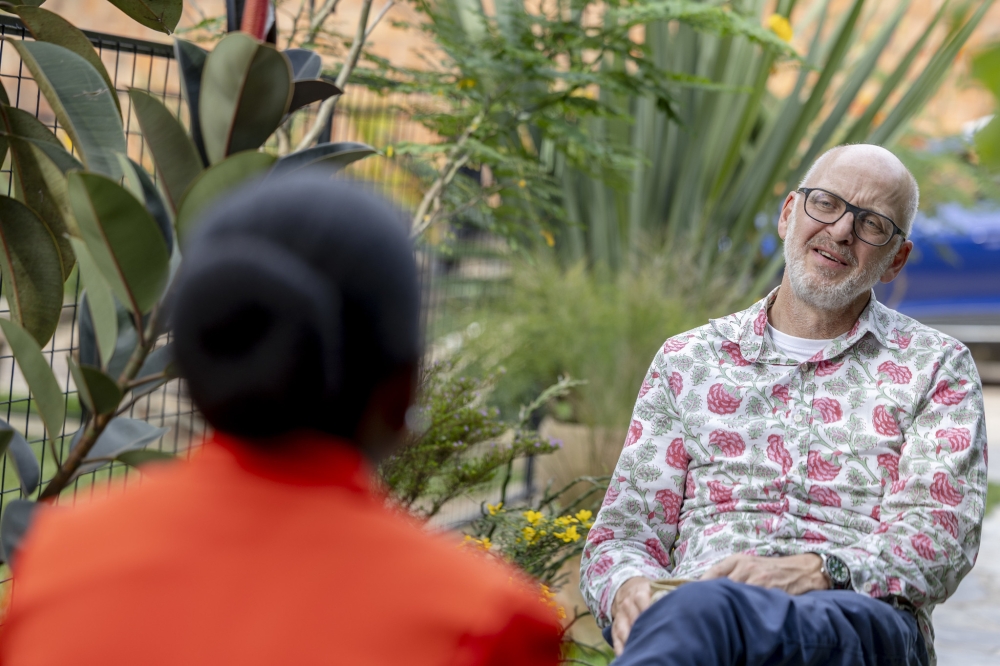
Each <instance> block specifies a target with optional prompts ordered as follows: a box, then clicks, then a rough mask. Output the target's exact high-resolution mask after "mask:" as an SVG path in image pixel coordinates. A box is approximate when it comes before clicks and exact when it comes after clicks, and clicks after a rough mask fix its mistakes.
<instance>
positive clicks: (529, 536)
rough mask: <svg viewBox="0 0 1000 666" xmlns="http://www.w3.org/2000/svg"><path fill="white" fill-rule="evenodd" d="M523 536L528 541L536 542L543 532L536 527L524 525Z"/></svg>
mask: <svg viewBox="0 0 1000 666" xmlns="http://www.w3.org/2000/svg"><path fill="white" fill-rule="evenodd" d="M521 537H522V538H523V539H524V540H525V541H527V542H528V543H535V542H536V541H538V539H539V538H541V534H540V533H539V532H538V530H536V529H535V528H534V527H524V528H523V529H522V530H521Z"/></svg>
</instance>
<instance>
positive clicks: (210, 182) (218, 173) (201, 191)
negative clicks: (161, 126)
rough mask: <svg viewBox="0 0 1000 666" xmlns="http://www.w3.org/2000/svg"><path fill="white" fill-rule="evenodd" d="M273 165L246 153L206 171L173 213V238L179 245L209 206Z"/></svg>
mask: <svg viewBox="0 0 1000 666" xmlns="http://www.w3.org/2000/svg"><path fill="white" fill-rule="evenodd" d="M274 163H275V157H274V156H273V155H269V154H267V153H258V152H257V151H256V150H248V151H245V152H242V153H237V154H235V155H232V156H230V157H227V158H226V159H225V160H223V161H221V162H219V163H218V164H216V165H214V166H211V167H209V168H208V169H206V170H205V171H203V172H202V174H201V175H200V176H198V178H196V179H195V181H194V182H193V183H191V187H190V188H189V189H188V191H187V194H185V195H184V200H183V201H181V207H180V210H178V211H177V236H178V237H179V238H180V240H181V242H182V243H183V242H184V239H185V238H186V237H187V235H188V234H190V233H191V231H192V229H193V225H194V224H195V222H196V221H197V220H196V218H197V216H198V214H199V213H201V212H202V211H203V210H204V209H205V208H206V207H207V206H208V205H209V204H211V203H212V202H213V201H215V200H216V199H218V198H219V197H220V196H222V195H223V194H225V193H226V192H228V191H229V190H231V189H233V188H234V187H236V186H237V185H239V184H240V183H242V182H244V181H246V180H249V179H250V178H253V177H254V176H258V175H260V174H262V173H264V172H265V171H267V170H268V169H270V168H271V166H272V165H273V164H274Z"/></svg>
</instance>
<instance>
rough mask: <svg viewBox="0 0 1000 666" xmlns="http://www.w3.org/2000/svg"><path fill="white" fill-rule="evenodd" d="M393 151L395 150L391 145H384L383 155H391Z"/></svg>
mask: <svg viewBox="0 0 1000 666" xmlns="http://www.w3.org/2000/svg"><path fill="white" fill-rule="evenodd" d="M394 152H395V151H394V150H393V149H392V146H386V147H385V156H386V157H392V154H393V153H394Z"/></svg>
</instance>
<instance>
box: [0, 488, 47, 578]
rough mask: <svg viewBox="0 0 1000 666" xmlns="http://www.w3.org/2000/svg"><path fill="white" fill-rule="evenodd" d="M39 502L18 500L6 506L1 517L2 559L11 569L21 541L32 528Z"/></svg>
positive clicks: (0, 553) (0, 539)
mask: <svg viewBox="0 0 1000 666" xmlns="http://www.w3.org/2000/svg"><path fill="white" fill-rule="evenodd" d="M37 509H38V502H32V501H31V500H24V499H16V500H13V501H11V502H8V503H7V504H6V505H4V508H3V516H2V517H0V557H2V558H3V561H4V562H6V563H7V564H8V565H9V566H10V567H11V568H13V567H14V558H15V557H16V556H17V549H18V547H19V546H20V545H21V540H22V539H24V535H25V534H27V532H28V528H29V527H31V521H32V520H33V519H34V516H35V511H36V510H37Z"/></svg>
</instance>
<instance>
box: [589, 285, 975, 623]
mask: <svg viewBox="0 0 1000 666" xmlns="http://www.w3.org/2000/svg"><path fill="white" fill-rule="evenodd" d="M775 294H776V291H775V292H772V293H771V294H770V295H769V296H768V297H767V298H766V299H764V300H762V301H760V302H758V303H756V304H755V305H753V306H752V307H750V308H749V309H747V310H745V311H743V312H738V313H736V314H733V315H730V316H728V317H723V318H721V319H716V320H713V321H711V322H710V323H709V324H707V325H705V326H702V327H700V328H698V329H695V330H693V331H689V332H687V333H685V334H682V335H679V336H675V337H673V338H671V339H669V340H667V342H666V343H664V345H663V347H662V349H661V350H660V351H659V352H658V353H657V355H656V357H655V358H654V360H653V363H652V365H651V367H650V371H649V372H648V373H647V375H646V377H645V379H644V381H643V385H642V389H641V390H640V396H639V399H638V400H637V402H636V405H635V410H634V413H633V416H632V421H631V424H630V426H629V431H628V436H627V438H626V442H625V443H626V446H625V447H624V448H623V450H622V453H621V457H620V459H619V461H618V465H617V467H616V469H615V473H614V474H613V476H612V481H611V484H610V487H609V488H608V491H607V493H606V495H605V498H604V504H603V506H602V508H601V510H600V512H599V514H598V516H597V518H596V522H595V525H594V527H593V528H592V530H591V532H590V536H589V537H588V544H587V548H586V550H585V552H584V556H583V561H582V564H581V590H582V591H583V593H584V598H585V599H586V600H587V603H588V605H589V606H590V608H591V610H592V611H593V612H594V614H595V616H596V617H597V620H598V622H599V623H600V624H601V625H602V626H606V625H607V624H608V622H609V621H610V615H609V614H610V605H611V603H612V601H613V600H614V594H615V592H616V590H617V589H618V586H620V585H621V583H623V582H624V581H625V580H627V579H628V578H631V577H633V576H647V577H650V578H661V577H667V576H669V577H677V578H697V577H699V576H700V575H702V574H703V573H704V572H705V571H706V570H707V569H708V568H709V567H711V566H712V565H713V564H715V563H716V562H718V561H719V560H721V559H723V558H725V557H726V556H728V555H731V554H734V553H752V554H756V555H761V556H769V555H793V554H797V553H802V552H808V551H822V552H827V553H835V554H837V555H838V556H840V557H841V558H842V559H843V560H844V561H845V562H847V564H848V566H849V567H850V569H851V574H852V583H853V585H854V588H855V589H856V590H857V591H858V592H861V593H863V594H867V595H870V596H880V595H884V594H890V593H891V594H899V595H902V596H904V597H906V598H907V599H909V600H910V601H911V602H912V603H914V604H915V605H916V606H917V608H918V609H919V610H918V621H919V622H920V625H921V628H922V630H923V631H924V632H925V635H926V636H930V635H931V632H930V612H931V611H932V610H933V608H934V606H935V605H936V604H938V603H941V602H942V601H944V600H945V599H946V598H947V597H948V595H949V594H950V593H951V592H952V591H953V590H954V589H955V586H956V585H957V583H958V581H960V580H961V579H962V577H963V576H964V575H965V574H966V573H968V571H969V569H970V568H971V563H972V562H974V561H975V557H976V553H977V551H978V547H979V526H980V523H981V521H982V515H983V507H984V504H985V487H986V436H985V429H984V425H983V423H984V419H983V411H982V410H983V408H982V396H981V390H982V389H981V386H980V384H979V381H978V376H977V375H976V373H975V367H974V364H973V362H972V359H971V356H970V354H969V352H968V350H967V349H966V348H965V347H964V346H962V345H961V344H959V343H957V342H956V341H955V340H953V339H951V338H949V337H947V336H945V335H944V334H942V333H940V332H938V331H936V330H934V329H932V328H929V327H927V326H924V325H922V324H920V323H918V322H916V321H914V320H912V319H909V318H907V317H904V316H902V315H900V314H898V313H896V312H894V311H892V310H890V309H888V308H886V307H885V306H883V305H882V304H880V303H878V302H877V301H876V300H875V299H874V297H873V298H872V300H871V301H870V303H869V305H868V307H867V308H865V310H864V311H863V312H862V314H861V316H860V317H859V318H858V321H857V322H856V323H855V325H854V326H853V327H852V329H851V330H850V331H848V332H847V333H845V334H844V335H842V336H840V337H838V338H836V339H834V340H832V341H831V342H830V343H828V345H827V346H826V347H825V348H824V349H823V350H822V351H821V352H820V353H818V354H817V355H816V358H815V359H812V360H811V361H810V362H807V363H798V362H796V361H794V360H793V359H789V358H787V357H785V356H784V355H783V354H782V353H781V352H779V351H777V350H776V349H775V347H774V346H773V344H772V343H771V341H770V337H769V336H768V334H767V314H766V311H767V308H768V307H769V305H770V303H771V302H773V298H774V296H775ZM887 554H890V555H888V556H887ZM608 558H610V560H609V559H608Z"/></svg>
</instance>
